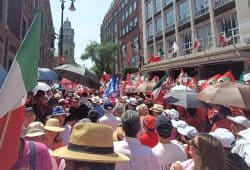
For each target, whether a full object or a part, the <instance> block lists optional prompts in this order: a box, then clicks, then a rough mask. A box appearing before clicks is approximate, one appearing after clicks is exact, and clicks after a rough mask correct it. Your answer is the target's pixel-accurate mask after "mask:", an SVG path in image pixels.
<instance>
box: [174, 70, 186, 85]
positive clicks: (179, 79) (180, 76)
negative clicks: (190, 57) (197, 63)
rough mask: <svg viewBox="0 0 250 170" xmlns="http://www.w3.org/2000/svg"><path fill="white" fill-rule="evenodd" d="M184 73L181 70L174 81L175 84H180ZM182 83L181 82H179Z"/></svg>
mask: <svg viewBox="0 0 250 170" xmlns="http://www.w3.org/2000/svg"><path fill="white" fill-rule="evenodd" d="M184 74H185V72H184V71H183V69H181V72H180V74H179V76H178V77H177V79H176V80H175V81H176V82H180V81H181V78H182V77H183V76H184ZM180 83H182V82H180Z"/></svg>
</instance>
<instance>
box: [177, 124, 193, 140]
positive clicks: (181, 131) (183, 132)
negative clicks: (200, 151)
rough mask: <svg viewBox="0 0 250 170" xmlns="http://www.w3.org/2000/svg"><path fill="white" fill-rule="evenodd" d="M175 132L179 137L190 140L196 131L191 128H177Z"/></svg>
mask: <svg viewBox="0 0 250 170" xmlns="http://www.w3.org/2000/svg"><path fill="white" fill-rule="evenodd" d="M177 132H178V133H179V134H181V135H184V136H187V137H188V138H190V139H193V138H194V137H195V136H196V135H197V134H198V131H197V130H196V128H195V127H193V126H184V127H180V126H179V127H178V128H177Z"/></svg>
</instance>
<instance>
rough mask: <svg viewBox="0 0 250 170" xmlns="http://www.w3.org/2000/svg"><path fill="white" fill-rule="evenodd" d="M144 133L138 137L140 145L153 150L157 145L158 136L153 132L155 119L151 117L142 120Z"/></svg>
mask: <svg viewBox="0 0 250 170" xmlns="http://www.w3.org/2000/svg"><path fill="white" fill-rule="evenodd" d="M142 122H143V128H144V130H145V133H144V134H142V135H141V136H139V138H138V139H139V141H140V142H141V144H143V145H145V146H148V147H150V148H153V147H154V146H155V145H156V144H157V143H158V136H157V133H156V131H155V117H154V116H151V115H147V116H144V117H143V118H142Z"/></svg>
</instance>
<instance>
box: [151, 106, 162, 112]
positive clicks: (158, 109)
mask: <svg viewBox="0 0 250 170" xmlns="http://www.w3.org/2000/svg"><path fill="white" fill-rule="evenodd" d="M150 110H152V111H154V112H163V106H162V105H161V104H154V106H153V107H151V108H150Z"/></svg>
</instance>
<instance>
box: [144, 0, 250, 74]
mask: <svg viewBox="0 0 250 170" xmlns="http://www.w3.org/2000/svg"><path fill="white" fill-rule="evenodd" d="M249 4H250V1H249V0H142V11H143V13H142V14H143V46H144V59H145V61H147V59H148V57H149V56H150V55H157V54H158V53H159V51H160V50H163V52H164V55H163V56H162V58H161V61H160V62H156V63H151V64H147V65H144V67H143V70H144V71H156V70H178V69H180V68H188V69H193V70H195V71H197V72H198V73H199V72H200V71H201V70H204V69H210V68H212V70H213V72H214V73H215V72H220V71H221V72H223V71H225V70H233V71H234V73H235V75H236V76H238V75H239V72H240V71H242V69H245V70H247V71H248V70H249V61H250V53H249V51H250V5H249ZM195 41H197V42H199V43H198V44H199V45H198V48H195V47H194V46H195V44H194V42H195ZM174 43H176V44H177V46H178V47H179V50H177V51H176V52H174V50H173V44H174ZM225 63H227V64H225ZM221 68H223V69H221Z"/></svg>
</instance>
